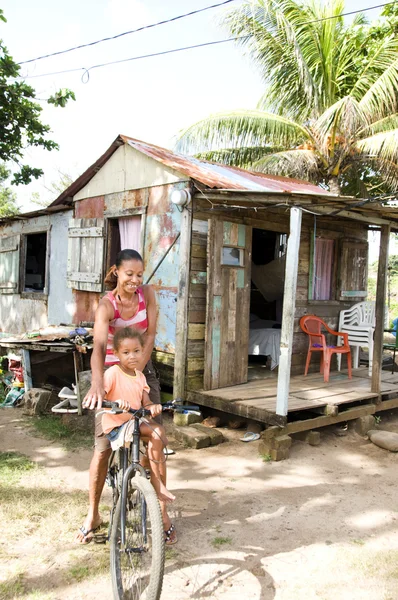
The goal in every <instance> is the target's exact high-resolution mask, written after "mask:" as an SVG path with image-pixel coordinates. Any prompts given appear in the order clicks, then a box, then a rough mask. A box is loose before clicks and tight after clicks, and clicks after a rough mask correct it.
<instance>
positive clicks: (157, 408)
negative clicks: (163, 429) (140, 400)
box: [147, 404, 162, 417]
mask: <svg viewBox="0 0 398 600" xmlns="http://www.w3.org/2000/svg"><path fill="white" fill-rule="evenodd" d="M147 408H149V410H150V411H151V417H157V416H158V415H160V414H161V412H162V405H161V404H151V405H150V406H148V407H147Z"/></svg>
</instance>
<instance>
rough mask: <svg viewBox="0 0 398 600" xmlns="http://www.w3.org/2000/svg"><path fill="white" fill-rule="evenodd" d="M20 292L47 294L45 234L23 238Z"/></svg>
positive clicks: (35, 234) (32, 234) (28, 235)
mask: <svg viewBox="0 0 398 600" xmlns="http://www.w3.org/2000/svg"><path fill="white" fill-rule="evenodd" d="M24 238H25V239H24V253H23V258H22V260H23V262H22V269H21V271H22V286H21V290H22V292H29V293H31V292H32V293H37V292H39V293H42V294H43V293H47V292H46V288H47V273H46V270H47V269H46V266H47V232H41V233H30V234H27V235H25V236H24Z"/></svg>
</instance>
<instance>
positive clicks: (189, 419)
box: [173, 411, 203, 427]
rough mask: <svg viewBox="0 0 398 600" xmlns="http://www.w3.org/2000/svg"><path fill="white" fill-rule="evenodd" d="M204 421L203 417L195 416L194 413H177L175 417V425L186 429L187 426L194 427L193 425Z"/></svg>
mask: <svg viewBox="0 0 398 600" xmlns="http://www.w3.org/2000/svg"><path fill="white" fill-rule="evenodd" d="M201 421H203V415H202V414H200V415H195V414H193V413H181V412H177V411H175V413H174V415H173V423H174V425H177V426H178V427H184V426H186V425H192V423H200V422H201Z"/></svg>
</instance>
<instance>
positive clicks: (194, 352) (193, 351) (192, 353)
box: [187, 339, 205, 358]
mask: <svg viewBox="0 0 398 600" xmlns="http://www.w3.org/2000/svg"><path fill="white" fill-rule="evenodd" d="M187 355H188V357H189V358H203V357H204V355H205V342H204V340H190V339H188V351H187Z"/></svg>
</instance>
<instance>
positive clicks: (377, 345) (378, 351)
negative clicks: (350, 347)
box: [371, 225, 390, 394]
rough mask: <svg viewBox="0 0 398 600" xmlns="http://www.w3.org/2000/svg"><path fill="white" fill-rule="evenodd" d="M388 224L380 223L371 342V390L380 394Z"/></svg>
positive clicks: (388, 240)
mask: <svg viewBox="0 0 398 600" xmlns="http://www.w3.org/2000/svg"><path fill="white" fill-rule="evenodd" d="M389 242H390V225H382V227H381V236H380V250H379V266H378V270H377V288H376V328H375V337H374V344H373V365H372V385H371V391H372V392H374V393H376V394H380V387H381V369H382V365H383V336H384V326H385V323H384V322H385V306H386V283H387V267H388V245H389Z"/></svg>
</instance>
